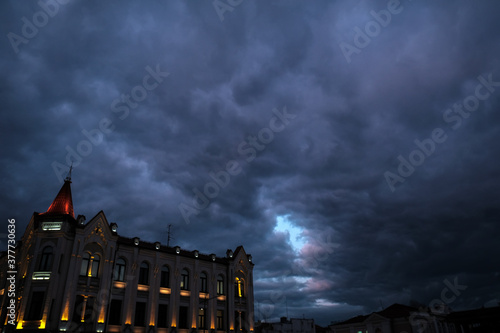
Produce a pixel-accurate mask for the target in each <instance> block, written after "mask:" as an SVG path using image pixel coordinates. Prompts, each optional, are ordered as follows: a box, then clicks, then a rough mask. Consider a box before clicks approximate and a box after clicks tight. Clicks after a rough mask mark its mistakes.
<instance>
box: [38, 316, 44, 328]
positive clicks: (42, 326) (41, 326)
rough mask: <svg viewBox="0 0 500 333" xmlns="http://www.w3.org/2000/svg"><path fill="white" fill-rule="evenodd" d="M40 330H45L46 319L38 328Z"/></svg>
mask: <svg viewBox="0 0 500 333" xmlns="http://www.w3.org/2000/svg"><path fill="white" fill-rule="evenodd" d="M38 329H40V330H43V329H45V319H42V320H41V321H40V326H38Z"/></svg>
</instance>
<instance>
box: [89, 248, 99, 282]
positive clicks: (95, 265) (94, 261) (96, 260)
mask: <svg viewBox="0 0 500 333" xmlns="http://www.w3.org/2000/svg"><path fill="white" fill-rule="evenodd" d="M90 260H91V261H92V269H91V270H90V275H89V276H92V277H97V275H98V274H99V264H100V263H101V256H100V255H98V254H97V253H94V255H93V256H92V257H90Z"/></svg>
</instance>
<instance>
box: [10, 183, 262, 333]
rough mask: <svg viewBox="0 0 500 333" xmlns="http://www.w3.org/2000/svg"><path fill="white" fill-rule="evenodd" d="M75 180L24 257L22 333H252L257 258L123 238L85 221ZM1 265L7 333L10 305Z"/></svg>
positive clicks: (35, 223)
mask: <svg viewBox="0 0 500 333" xmlns="http://www.w3.org/2000/svg"><path fill="white" fill-rule="evenodd" d="M70 184H71V179H70V178H69V177H68V178H67V179H66V180H65V182H64V184H63V186H62V188H61V190H60V191H59V193H58V194H57V196H56V198H55V199H54V201H53V202H52V204H51V205H50V207H49V209H48V210H47V212H45V213H34V214H33V216H32V218H31V220H30V222H29V224H28V226H27V228H26V231H25V233H24V235H23V237H22V239H21V241H19V242H18V244H17V248H16V260H17V267H16V268H17V279H16V289H17V291H16V292H17V293H16V329H17V330H25V331H29V330H36V331H37V332H43V331H47V332H48V331H50V332H60V331H61V332H62V331H66V332H70V331H73V332H158V333H191V332H207V333H216V332H219V333H220V332H233V333H239V332H252V331H253V330H254V323H253V309H254V307H253V266H254V264H253V263H252V257H251V256H250V255H248V254H246V253H245V250H244V249H243V247H242V246H239V247H237V248H236V249H235V250H234V252H233V251H232V250H227V252H226V256H225V257H218V256H216V255H215V254H202V253H199V251H197V250H194V251H187V250H184V249H181V248H180V247H178V246H176V247H167V246H165V245H162V244H160V243H159V242H157V243H150V242H144V241H141V240H140V239H139V238H127V237H122V236H120V235H119V234H118V233H117V229H118V226H117V224H116V223H111V224H110V223H108V221H107V219H106V216H105V215H104V213H103V212H102V211H100V212H99V213H98V214H97V215H96V216H94V217H93V218H92V219H91V220H90V221H88V222H86V219H85V217H84V216H82V215H78V216H77V217H76V218H75V215H74V211H73V201H72V197H71V186H70ZM7 271H9V269H7V255H6V253H5V252H4V253H3V254H2V256H1V258H0V302H1V303H0V304H1V312H0V325H1V326H4V327H5V328H12V326H10V325H7V323H8V319H9V317H8V316H7V314H8V311H7V306H8V304H9V302H10V298H9V297H8V288H9V287H8V286H9V284H8V283H7V281H6V278H7V276H6V272H7Z"/></svg>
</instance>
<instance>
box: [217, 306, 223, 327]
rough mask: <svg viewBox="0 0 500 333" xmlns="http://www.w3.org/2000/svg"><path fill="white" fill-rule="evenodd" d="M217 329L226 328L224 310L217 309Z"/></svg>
mask: <svg viewBox="0 0 500 333" xmlns="http://www.w3.org/2000/svg"><path fill="white" fill-rule="evenodd" d="M217 330H219V331H223V330H224V311H222V310H217Z"/></svg>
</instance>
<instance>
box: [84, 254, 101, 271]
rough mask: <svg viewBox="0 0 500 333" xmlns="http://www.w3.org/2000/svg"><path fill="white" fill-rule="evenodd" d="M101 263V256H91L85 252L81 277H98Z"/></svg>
mask: <svg viewBox="0 0 500 333" xmlns="http://www.w3.org/2000/svg"><path fill="white" fill-rule="evenodd" d="M100 262H101V256H100V255H98V254H97V253H95V254H94V255H90V253H88V252H85V253H83V255H82V266H81V268H80V276H91V277H97V275H98V274H99V263H100Z"/></svg>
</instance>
